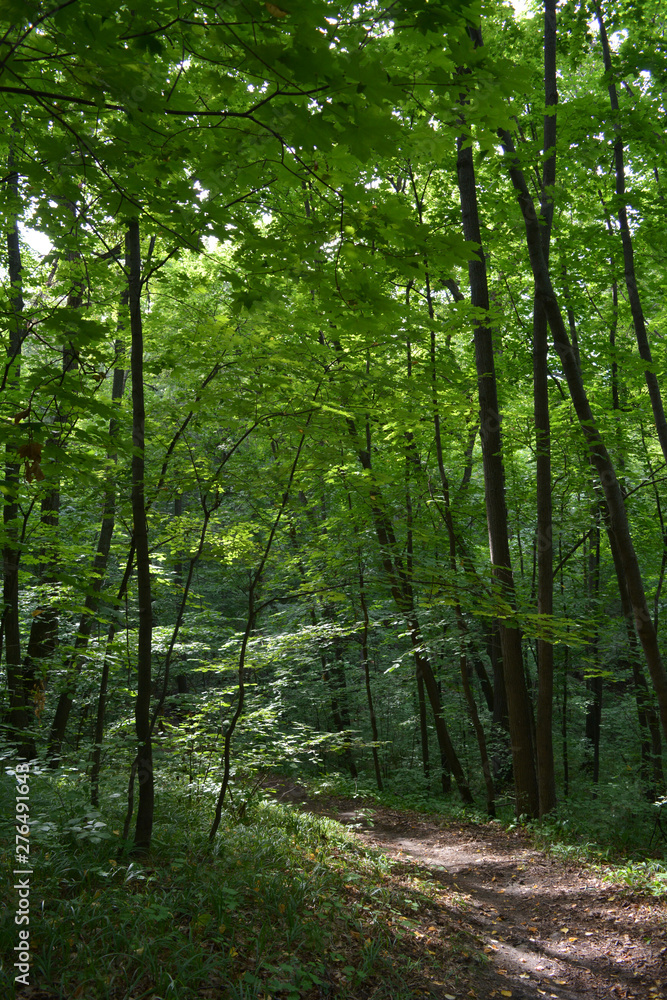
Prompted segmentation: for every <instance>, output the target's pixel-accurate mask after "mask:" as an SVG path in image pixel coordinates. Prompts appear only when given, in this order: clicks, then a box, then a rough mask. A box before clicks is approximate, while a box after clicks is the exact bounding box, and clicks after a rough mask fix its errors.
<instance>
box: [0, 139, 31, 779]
mask: <svg viewBox="0 0 667 1000" xmlns="http://www.w3.org/2000/svg"><path fill="white" fill-rule="evenodd" d="M19 130H20V129H19V125H18V122H16V121H14V122H13V123H12V136H11V138H10V144H9V155H8V158H7V169H8V176H7V178H6V184H7V191H8V197H9V213H8V214H9V225H8V229H7V270H8V272H9V284H10V292H9V307H10V308H9V317H8V319H9V322H8V326H9V331H8V333H9V337H8V342H7V369H8V374H7V379H6V383H5V384H6V390H7V391H9V392H10V393H12V394H14V395H16V394H17V393H18V389H19V382H20V374H21V369H20V359H21V348H22V344H23V340H24V338H25V336H26V325H25V317H24V314H23V276H22V264H21V246H20V240H19V217H20V211H21V204H20V191H19V173H18V158H17V155H16V143H15V138H14V136H15V135H16V134H17V133H18V132H19ZM16 406H17V413H18V412H19V409H20V404H19V400H18V397H17V398H16ZM19 419H20V418H19V417H17V418H16V422H18V420H19ZM29 443H30V442H26V444H29ZM20 471H21V466H20V464H19V462H18V461H17V452H16V449H15V447H14V446H13V445H11V444H10V445H8V446H7V450H6V457H5V470H4V486H3V493H4V506H3V511H2V516H3V522H4V534H5V542H4V545H3V549H2V563H3V574H2V584H3V587H2V590H3V604H4V608H3V613H2V643H3V646H4V653H5V664H6V670H7V690H8V693H9V711H8V717H7V722H8V729H9V733H10V739H11V741H12V743H13V744H14V746H15V747H16V750H17V753H18V755H19V757H21V758H24V759H26V760H31V759H32V758H33V757H34V756H35V743H34V738H33V737H32V736H31V735H30V734H29V732H28V729H29V724H30V716H31V711H30V696H31V692H30V690H29V684H28V683H26V678H25V676H24V671H23V668H22V664H21V633H20V624H19V561H20V551H19V527H18V517H19V505H18V493H19V476H20Z"/></svg>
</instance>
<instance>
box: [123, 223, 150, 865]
mask: <svg viewBox="0 0 667 1000" xmlns="http://www.w3.org/2000/svg"><path fill="white" fill-rule="evenodd" d="M126 256H127V261H128V264H129V268H128V272H129V273H128V289H129V303H130V330H131V334H132V362H131V371H132V445H133V448H134V454H133V456H132V530H133V537H134V546H135V556H136V565H137V599H138V603H139V634H138V642H137V698H136V701H135V706H134V716H135V722H136V732H137V773H138V776H139V804H138V807H137V822H136V827H135V832H134V846H133V851H134V852H136V853H139V854H143V853H146V852H147V851H148V850H149V849H150V844H151V834H152V830H153V806H154V778H153V748H152V742H151V719H150V708H151V668H152V651H153V649H152V635H153V609H152V591H151V575H150V557H149V551H148V525H147V521H146V500H145V495H144V481H145V475H146V463H145V452H144V448H145V439H144V438H145V419H146V417H145V408H144V341H143V324H142V318H141V240H140V235H139V222H138V220H137V219H132V220H131V222H130V223H129V224H128V229H127V234H126Z"/></svg>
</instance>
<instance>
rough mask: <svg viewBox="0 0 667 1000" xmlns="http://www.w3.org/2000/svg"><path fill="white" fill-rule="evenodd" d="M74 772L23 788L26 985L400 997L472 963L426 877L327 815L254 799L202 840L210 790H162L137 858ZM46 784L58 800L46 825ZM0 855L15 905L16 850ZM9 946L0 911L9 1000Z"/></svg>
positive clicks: (182, 993) (105, 992) (100, 994)
mask: <svg viewBox="0 0 667 1000" xmlns="http://www.w3.org/2000/svg"><path fill="white" fill-rule="evenodd" d="M80 777H81V776H80V775H77V774H76V772H74V771H72V772H69V773H68V774H65V775H63V774H60V775H59V776H58V777H57V778H55V777H53V776H50V775H46V774H44V775H42V776H41V777H40V776H36V780H35V783H34V786H32V787H33V788H34V809H35V815H38V816H41V819H40V820H38V821H37V824H36V827H35V831H34V833H33V834H32V838H31V839H32V844H31V850H32V854H31V865H32V868H33V870H34V874H33V876H32V879H31V926H30V932H31V949H32V971H31V984H34V985H39V986H40V987H41V988H42V989H45V990H50V991H52V992H53V995H54V996H57V997H67V998H68V1000H69V998H71V1000H76V998H78V997H81V998H85V1000H218V998H220V1000H222V998H223V997H224V998H230V1000H234V998H238V1000H241V998H243V1000H250V998H253V1000H254V998H257V1000H260V998H265V1000H268V998H271V1000H315V998H318V1000H319V998H325V997H331V998H334V997H335V998H341V1000H345V998H349V1000H357V998H359V1000H362V998H370V997H372V998H373V1000H390V998H391V1000H408V998H414V997H418V996H428V995H431V989H432V987H433V984H437V983H439V984H443V983H449V982H452V981H453V980H452V977H454V978H456V976H459V975H460V974H461V968H460V963H463V964H464V965H465V963H466V962H469V961H470V959H471V958H472V957H474V953H475V948H476V946H475V944H474V942H473V941H472V939H470V938H469V937H467V936H466V935H465V934H462V933H460V929H459V928H457V926H456V924H455V922H453V921H452V919H451V915H450V914H449V912H448V911H446V910H445V908H444V907H443V906H441V904H440V901H439V898H438V889H437V887H436V886H434V885H433V884H431V883H429V882H428V881H425V880H423V879H421V878H420V876H419V873H418V872H417V871H416V870H409V867H408V868H406V866H398V867H397V868H396V867H394V866H393V865H392V864H391V863H390V862H389V860H388V859H387V858H386V857H384V856H383V855H382V854H380V853H377V852H373V851H372V850H367V849H365V848H364V847H363V846H361V845H360V843H359V842H358V841H356V840H354V839H353V838H352V837H351V836H350V835H349V834H348V833H347V832H346V831H345V830H344V828H343V827H341V826H340V825H339V824H337V823H335V822H334V821H332V820H329V819H326V818H317V817H314V816H312V815H308V814H302V813H300V812H298V811H297V810H294V809H291V808H289V807H285V806H281V805H279V804H277V803H275V802H271V801H265V800H263V799H262V798H261V797H259V796H255V797H254V798H252V799H251V800H250V802H249V803H248V804H247V806H246V808H245V809H244V812H243V815H244V818H243V821H242V822H241V821H239V820H238V817H234V816H233V815H231V814H227V816H226V823H225V824H224V828H223V829H222V830H221V833H220V834H219V836H218V838H217V839H216V842H215V844H214V846H213V848H212V849H211V848H210V847H209V845H208V841H207V830H208V826H209V825H210V819H211V815H210V814H211V800H210V798H208V797H207V796H205V795H203V794H202V795H200V796H199V797H198V798H197V797H196V798H191V797H190V796H189V795H188V794H187V792H186V791H185V790H183V791H182V792H181V791H176V792H174V793H170V792H169V791H168V790H166V789H164V788H163V790H162V792H161V803H160V815H163V816H170V817H171V821H170V822H166V823H159V824H158V825H157V827H156V830H155V837H154V845H153V850H152V852H151V855H150V857H149V858H148V859H147V860H146V861H145V862H142V863H138V862H137V861H136V860H131V859H130V858H129V857H127V856H123V855H122V853H121V854H120V855H119V853H118V848H119V837H118V835H117V831H118V829H119V827H120V809H119V800H115V801H114V800H110V801H108V802H107V809H106V813H105V816H104V817H102V816H100V815H99V814H96V815H94V816H86V812H87V810H86V807H85V805H84V803H83V800H82V794H81V793H82V791H83V785H79V784H78V781H79V779H80ZM54 782H55V783H56V784H58V791H57V795H56V801H59V803H60V806H59V808H58V809H53V808H52V810H51V821H50V822H47V821H46V820H45V818H44V817H45V815H46V809H45V806H46V803H47V802H48V801H49V800H51V801H52V802H53V801H54V799H53V792H54V789H53V787H52V786H53V783H54ZM170 795H171V798H170ZM114 808H115V809H117V810H118V813H117V814H114ZM5 815H6V812H5ZM105 819H106V820H107V821H108V822H109V826H108V827H106V828H105V827H103V826H101V825H100V824H102V823H103V822H104V821H105ZM9 840H10V838H3V842H4V843H6V844H9ZM2 860H3V874H4V881H5V885H4V887H3V889H4V891H3V895H4V896H5V898H7V899H8V900H11V899H12V892H13V890H12V884H13V883H12V879H13V876H12V874H11V870H12V867H13V858H12V855H9V854H8V853H5V854H4V856H3V857H2ZM15 943H16V928H15V927H14V925H13V922H12V921H11V920H5V921H4V923H3V925H2V928H1V929H0V951H1V953H2V955H3V956H5V962H4V965H3V968H2V970H1V971H0V994H1V995H2V996H3V997H4V996H6V997H7V998H8V1000H9V998H11V997H13V996H14V993H13V982H12V980H13V970H12V968H11V962H12V959H9V960H8V957H9V956H11V954H12V949H13V946H14V944H15ZM457 970H458V971H457Z"/></svg>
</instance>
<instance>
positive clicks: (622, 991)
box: [271, 781, 667, 1000]
mask: <svg viewBox="0 0 667 1000" xmlns="http://www.w3.org/2000/svg"><path fill="white" fill-rule="evenodd" d="M271 785H272V786H273V788H274V790H275V791H276V796H277V798H278V800H279V801H282V802H285V803H291V804H293V805H295V806H297V807H298V808H301V809H305V810H308V811H310V812H314V813H317V814H320V815H326V816H329V817H331V818H333V819H336V820H338V821H339V822H340V823H342V824H344V825H346V826H347V827H348V828H350V829H351V831H352V832H353V833H354V835H355V836H356V837H358V838H360V840H362V841H363V842H364V843H365V844H367V845H370V846H372V847H374V848H376V849H377V850H378V851H381V852H382V853H383V854H384V855H386V856H387V857H389V858H390V859H392V875H391V878H392V879H393V880H399V882H400V880H401V878H403V877H406V878H407V877H409V876H411V875H414V874H415V872H418V873H419V875H420V876H421V877H422V878H424V877H426V878H428V880H429V881H430V883H432V885H434V886H435V894H434V897H433V906H432V907H430V908H429V910H428V912H425V913H422V914H419V913H416V914H415V915H414V920H415V921H416V923H417V925H419V924H420V923H421V925H422V926H421V927H419V926H417V929H416V938H417V939H419V940H420V943H421V945H425V946H426V947H425V951H424V957H425V958H427V956H428V955H433V954H434V951H433V950H432V949H434V948H437V947H438V940H439V939H440V941H445V940H449V941H451V938H452V935H454V936H457V937H458V938H459V939H460V940H467V941H472V942H473V947H474V946H475V944H476V946H477V947H476V952H477V959H478V960H475V956H474V955H473V954H471V953H470V952H469V951H466V949H465V947H462V949H461V951H460V954H461V955H462V956H463V959H462V960H461V959H459V961H457V963H456V968H455V969H453V971H452V979H451V980H449V981H448V982H439V983H438V982H434V981H432V980H431V981H430V982H428V976H426V977H425V979H422V982H423V983H424V985H428V992H429V993H430V995H431V996H432V997H435V998H443V1000H444V998H452V1000H453V998H454V997H456V998H457V1000H458V998H459V997H461V998H462V997H466V996H470V997H477V998H483V1000H486V998H487V997H489V998H494V997H497V998H500V997H513V998H514V1000H529V998H530V1000H533V998H538V997H542V996H544V997H549V998H559V1000H582V998H584V997H586V998H588V1000H591V998H597V1000H602V998H605V1000H608V998H628V1000H630V998H632V1000H667V903H665V902H662V901H658V900H656V899H655V898H653V897H651V896H648V897H647V896H642V895H638V894H637V893H634V892H631V891H630V890H629V889H628V888H627V887H622V886H619V885H613V884H609V883H608V882H606V881H605V880H603V878H602V877H601V874H600V872H599V869H594V868H592V867H591V866H589V867H586V866H585V865H578V866H577V865H571V864H567V863H564V862H562V861H558V860H555V859H553V858H550V857H549V856H548V855H547V854H545V853H544V852H542V851H540V850H537V849H536V848H535V847H534V846H533V845H532V844H531V842H530V840H529V838H528V836H527V834H526V833H525V832H524V831H522V830H514V831H511V832H508V831H506V830H504V829H503V828H502V827H501V826H500V825H499V824H497V823H484V824H473V823H471V824H466V823H461V822H452V821H451V820H447V819H444V818H441V817H435V816H431V815H427V814H422V813H415V812H406V811H402V810H401V811H398V810H392V809H388V808H385V807H382V806H378V805H377V804H376V803H363V802H360V801H359V800H346V799H341V798H331V797H328V798H311V797H309V795H308V792H307V791H306V789H305V788H303V787H302V786H299V785H295V784H293V783H291V782H287V781H285V782H274V781H271ZM419 950H424V949H423V948H420V949H419ZM480 954H483V955H485V956H486V958H487V961H486V962H480V961H479V957H480ZM415 957H417V956H416V955H415ZM420 992H421V991H416V995H419V993H420Z"/></svg>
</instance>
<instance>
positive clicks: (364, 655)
mask: <svg viewBox="0 0 667 1000" xmlns="http://www.w3.org/2000/svg"><path fill="white" fill-rule="evenodd" d="M348 498H349V499H350V500H351V497H349V494H348ZM357 564H358V571H359V601H360V603H361V614H362V617H363V625H362V629H361V663H362V666H363V669H364V684H365V686H366V702H367V704H368V718H369V720H370V724H371V734H372V737H373V766H374V768H375V781H376V783H377V786H378V791H380V792H381V791H382V790H383V787H384V785H383V782H382V771H381V768H380V755H379V753H378V744H379V735H378V724H377V718H376V716H375V707H374V705H373V691H372V688H371V669H370V656H369V652H368V624H369V615H368V605H367V603H366V585H365V581H364V567H363V563H362V559H361V549H358V551H357Z"/></svg>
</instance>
